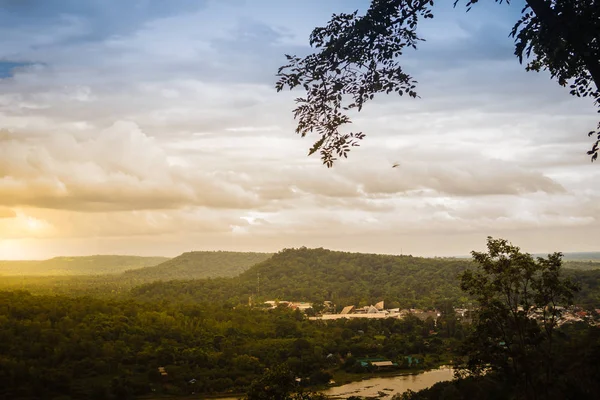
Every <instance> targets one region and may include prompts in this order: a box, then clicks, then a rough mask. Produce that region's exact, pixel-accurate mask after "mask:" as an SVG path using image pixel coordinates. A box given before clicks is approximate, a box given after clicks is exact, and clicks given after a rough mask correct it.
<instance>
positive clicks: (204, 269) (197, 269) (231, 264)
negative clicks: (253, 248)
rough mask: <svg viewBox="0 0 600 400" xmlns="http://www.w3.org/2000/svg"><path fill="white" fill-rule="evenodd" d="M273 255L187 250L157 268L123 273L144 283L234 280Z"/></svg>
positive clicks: (126, 277) (125, 276) (126, 276)
mask: <svg viewBox="0 0 600 400" xmlns="http://www.w3.org/2000/svg"><path fill="white" fill-rule="evenodd" d="M272 255H273V254H271V253H250V252H233V251H190V252H187V253H183V254H181V255H179V256H177V257H175V258H173V259H170V260H168V261H165V262H163V263H161V264H159V265H155V266H152V267H146V268H142V269H136V270H130V271H126V272H125V273H124V274H123V275H124V276H123V277H124V278H125V279H135V280H140V281H143V282H151V281H160V280H173V279H202V278H215V277H233V276H237V275H239V274H241V273H242V272H244V271H246V270H247V269H248V268H250V267H251V266H253V265H255V264H257V263H260V262H262V261H265V260H266V259H268V258H269V257H271V256H272Z"/></svg>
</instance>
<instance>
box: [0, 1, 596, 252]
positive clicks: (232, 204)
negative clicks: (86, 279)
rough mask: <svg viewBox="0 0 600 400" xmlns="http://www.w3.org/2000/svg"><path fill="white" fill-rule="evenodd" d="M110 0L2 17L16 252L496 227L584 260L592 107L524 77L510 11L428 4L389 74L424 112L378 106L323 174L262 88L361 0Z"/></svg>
mask: <svg viewBox="0 0 600 400" xmlns="http://www.w3.org/2000/svg"><path fill="white" fill-rule="evenodd" d="M5 3H6V2H4V3H3V4H5ZM42 3H43V4H42ZM121 3H123V2H116V1H115V2H112V3H111V2H104V1H90V2H79V1H65V2H58V1H50V2H45V1H44V2H41V0H39V1H38V0H30V1H29V2H12V3H11V4H10V7H11V8H10V9H9V12H10V15H12V16H13V17H14V18H12V19H11V18H8V15H9V14H7V12H6V11H4V12H0V22H3V23H2V24H0V34H4V36H7V37H8V36H10V37H11V41H10V42H4V43H2V44H0V60H3V61H2V62H3V63H4V64H2V65H4V66H7V65H16V64H14V63H28V65H21V64H19V65H21V66H20V67H19V68H17V69H14V70H12V72H11V73H10V76H8V74H7V73H6V72H4V73H3V75H2V76H4V79H0V121H2V126H1V127H0V128H3V129H2V130H0V234H1V235H2V237H3V238H4V239H5V240H9V238H12V239H10V240H12V242H11V246H12V247H11V248H13V247H14V248H25V247H23V246H25V245H24V244H23V243H25V244H26V245H27V246H29V247H28V248H39V249H41V250H39V251H40V252H43V253H44V254H57V253H56V252H59V253H58V254H60V252H62V253H63V254H64V253H67V252H68V253H71V254H73V253H76V252H80V253H83V254H89V253H90V252H122V253H123V252H125V253H136V252H137V253H141V254H150V253H152V254H157V253H156V252H157V251H159V250H160V249H164V252H165V253H164V254H169V255H176V253H177V252H181V251H186V250H193V249H209V248H228V249H238V250H262V251H264V250H268V251H275V250H278V249H279V248H281V247H283V246H288V247H289V246H299V245H309V246H318V247H320V246H324V247H333V248H343V249H350V250H360V251H384V252H397V249H398V248H399V247H403V248H404V249H405V250H406V249H408V250H406V251H410V249H413V251H415V252H416V251H419V252H421V254H442V253H446V254H448V253H451V254H457V253H458V254H464V253H466V252H467V251H468V250H469V249H471V248H472V245H471V244H472V243H473V241H474V240H478V239H477V238H480V239H481V238H483V239H481V241H482V243H483V242H484V238H485V236H487V235H488V234H491V233H494V234H496V233H499V234H506V235H511V236H515V237H519V238H521V239H523V240H525V241H527V245H531V246H542V247H543V246H544V243H545V238H546V235H548V237H549V238H550V239H551V240H552V243H553V244H555V243H560V241H558V240H557V239H556V238H557V237H558V235H559V232H561V230H562V231H563V232H570V235H571V236H570V237H573V238H577V240H575V239H574V240H573V241H572V242H570V243H569V246H571V248H579V249H581V248H583V247H587V248H592V247H593V246H595V242H594V241H593V240H592V237H593V235H589V236H586V235H585V234H583V233H581V234H573V233H572V232H574V229H578V230H579V232H586V233H590V232H593V229H594V226H596V224H597V219H598V217H599V216H600V210H599V209H598V206H597V204H600V203H599V202H598V200H600V191H599V190H598V189H597V188H596V185H594V184H593V182H596V181H597V180H598V178H600V172H597V169H594V167H593V166H591V165H590V164H589V160H588V159H587V157H586V156H585V150H586V148H587V146H588V145H589V143H588V142H587V141H586V139H587V137H585V133H586V132H587V131H589V129H590V128H592V127H593V126H594V124H595V123H596V117H595V115H596V114H595V113H594V112H593V111H594V108H593V106H592V105H591V104H589V103H586V102H585V101H582V100H578V99H572V98H571V97H570V96H569V95H568V93H567V91H566V90H563V89H562V88H560V87H557V86H556V85H555V84H554V83H553V82H551V81H549V79H548V77H547V76H546V75H544V74H531V73H526V72H525V71H523V67H522V66H520V65H518V63H517V61H516V60H515V59H514V58H513V56H512V44H511V40H510V39H507V38H506V35H507V32H508V30H509V29H510V27H511V25H512V23H513V22H514V21H513V19H514V15H513V14H514V13H515V7H502V6H498V5H496V4H489V5H484V4H482V5H478V7H476V8H475V9H474V10H473V12H472V13H469V14H465V13H464V11H463V10H454V9H452V8H451V7H447V6H446V5H445V3H444V5H443V6H442V7H441V8H438V9H437V13H436V18H435V19H434V20H433V21H431V22H430V23H429V22H428V23H427V24H426V25H425V26H424V27H423V32H422V33H423V36H424V37H425V38H427V39H428V41H427V42H425V43H423V44H422V46H421V47H420V49H419V50H417V51H416V52H411V53H407V55H406V58H405V60H403V62H404V63H405V65H406V68H407V69H409V70H410V71H411V72H412V73H413V74H414V75H415V77H417V78H418V79H419V81H420V83H419V93H420V95H421V96H422V97H421V99H418V100H413V99H405V98H397V97H394V96H379V97H378V98H376V100H375V101H373V102H371V103H370V104H368V105H367V107H365V108H364V110H363V111H362V112H361V113H360V114H357V115H355V118H354V123H353V125H352V126H351V128H352V129H354V130H357V131H363V132H365V133H366V134H367V138H366V139H365V141H364V143H363V144H362V145H361V147H359V148H356V149H353V151H352V152H351V154H350V157H349V159H348V160H340V162H339V163H338V164H337V165H336V166H335V167H334V168H333V169H327V168H325V167H323V166H322V165H321V163H320V161H319V159H318V156H313V157H310V158H308V157H306V153H307V150H308V148H309V147H310V145H311V144H312V141H311V140H314V139H315V136H314V135H313V136H312V137H309V138H304V139H303V138H301V137H299V136H298V135H296V134H294V128H295V121H294V120H293V117H292V113H291V110H292V109H293V107H294V101H293V100H294V98H295V97H297V96H298V95H300V92H285V93H276V92H275V90H274V87H273V85H274V81H275V76H274V75H275V73H276V69H277V67H278V66H279V65H280V64H282V63H283V62H284V61H285V60H284V58H283V54H284V53H292V54H294V53H296V54H306V53H307V52H308V51H310V49H309V48H308V46H307V38H308V34H309V33H310V30H311V29H312V27H314V26H317V25H323V24H324V23H325V22H326V21H327V19H328V18H329V17H330V15H331V13H333V12H340V11H353V10H354V9H357V8H358V9H361V10H364V8H365V7H366V6H367V5H368V3H367V2H364V1H345V0H344V1H342V0H340V1H331V2H320V1H317V0H311V1H306V2H302V3H298V4H297V5H296V6H297V7H295V9H294V10H293V12H290V10H289V7H288V6H287V5H285V4H284V3H278V2H269V3H264V2H260V3H258V4H257V3H256V2H253V1H236V2H235V3H234V2H220V1H206V2H196V1H184V0H182V1H175V2H162V1H141V0H140V1H131V2H126V3H127V4H121ZM34 6H35V7H34ZM28 7H31V8H28ZM517 13H518V11H517ZM11 63H13V64H11ZM5 69H6V67H5ZM309 136H310V135H309ZM395 163H398V164H399V166H398V167H397V168H392V165H393V164H395ZM521 232H528V235H524V234H522V233H521ZM91 238H93V240H90V239H91ZM122 238H127V240H126V241H124V240H122ZM429 242H431V245H429V244H428V243H429ZM124 243H126V244H127V246H129V247H127V248H125V247H124V246H125V244H124ZM549 243H550V242H549ZM519 244H520V243H519ZM2 246H4V245H2ZM36 246H37V247H36ZM6 248H7V247H6V246H5V247H1V249H2V251H4V250H5V249H6ZM69 249H72V250H69ZM85 249H88V250H89V251H86V250H85ZM128 249H131V250H128ZM126 250H127V251H126ZM536 250H539V247H538V248H536ZM550 250H552V249H550ZM563 250H568V249H566V248H563ZM11 254H12V253H11ZM27 254H30V253H27ZM40 254H41V253H40Z"/></svg>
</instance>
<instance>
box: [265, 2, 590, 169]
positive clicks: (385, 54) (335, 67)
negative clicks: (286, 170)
mask: <svg viewBox="0 0 600 400" xmlns="http://www.w3.org/2000/svg"><path fill="white" fill-rule="evenodd" d="M494 1H495V2H496V3H510V2H509V1H507V0H494ZM478 2H479V1H478V0H464V1H460V0H456V1H455V3H454V5H455V6H456V5H457V4H458V3H465V4H466V6H467V10H469V9H470V8H471V7H472V6H474V5H475V3H478ZM433 4H434V1H433V0H373V1H372V2H371V5H370V7H369V9H368V10H367V11H366V13H365V14H364V15H360V16H359V15H358V12H357V11H355V12H354V13H351V14H346V13H342V14H334V15H333V17H332V18H331V20H330V21H329V23H328V24H327V25H326V26H325V27H318V28H315V29H314V30H313V32H312V34H311V35H310V41H309V43H310V45H311V46H312V47H314V48H315V49H316V50H317V52H315V53H313V54H310V55H308V56H306V57H304V58H301V57H297V56H294V55H286V58H287V61H288V64H286V65H284V66H282V67H280V68H279V71H278V75H277V76H278V77H279V80H278V81H277V83H276V89H277V91H281V90H283V89H284V88H286V87H287V88H289V89H294V88H296V87H298V86H300V87H301V88H302V89H304V91H305V92H306V96H305V97H299V98H297V99H296V104H297V107H296V109H295V110H294V118H296V119H297V121H298V125H297V128H296V133H299V134H301V135H302V136H303V137H304V136H305V135H307V134H308V133H311V132H316V133H317V134H318V135H319V136H320V138H319V139H318V140H317V141H316V142H315V143H314V145H313V146H312V148H311V149H310V151H309V155H311V154H313V153H315V152H316V151H319V152H320V154H321V159H322V161H323V163H324V164H326V165H327V166H328V167H331V166H332V165H333V163H334V161H335V160H336V159H337V158H336V156H337V157H347V155H348V152H349V151H350V149H351V147H353V146H358V144H359V141H360V140H362V139H363V138H364V136H365V135H364V133H362V132H350V133H342V132H341V130H340V128H341V127H342V126H343V125H345V124H348V123H350V122H351V119H350V116H349V115H348V114H349V113H348V112H349V111H350V110H353V109H356V111H360V110H361V109H362V107H363V106H364V104H365V103H366V102H367V101H369V100H372V99H373V98H374V96H375V95H376V94H378V93H392V92H395V93H397V94H399V95H404V94H406V95H408V96H410V97H417V92H416V81H415V80H414V79H413V78H412V77H411V76H410V75H408V74H407V73H406V72H405V71H404V70H403V68H402V66H401V64H400V57H401V56H402V55H403V53H404V52H405V51H406V49H411V48H412V49H416V48H417V44H418V43H419V41H420V40H422V39H421V38H420V37H419V36H418V35H417V25H418V23H419V21H420V20H422V19H429V18H433V13H432V7H433ZM599 10H600V7H598V4H597V0H526V6H525V7H524V8H523V10H522V12H521V18H520V19H519V20H518V21H517V22H516V24H515V25H514V27H513V30H512V32H511V35H512V37H513V38H514V39H515V55H516V56H517V57H518V59H519V61H520V62H523V61H524V60H528V61H529V62H528V64H527V70H528V71H541V70H548V71H549V72H550V74H551V76H552V78H554V79H556V80H557V82H558V83H559V84H560V85H561V86H566V85H571V86H570V87H571V94H573V95H575V96H578V97H581V96H583V97H587V96H591V97H592V98H594V99H595V100H596V102H598V100H599V98H600V91H599V90H600V40H599V38H598V32H600V11H599ZM594 86H595V90H594ZM599 112H600V110H599ZM589 135H590V136H592V135H598V141H597V142H596V143H595V145H594V146H593V148H592V149H591V150H590V151H589V152H588V154H589V155H591V157H592V161H593V160H595V159H596V158H597V156H598V146H599V145H600V124H599V126H598V130H597V131H591V132H590V133H589Z"/></svg>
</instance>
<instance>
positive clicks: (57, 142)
mask: <svg viewBox="0 0 600 400" xmlns="http://www.w3.org/2000/svg"><path fill="white" fill-rule="evenodd" d="M41 143H43V144H44V146H43V147H41V146H39V145H40V144H41ZM0 176H2V177H3V178H1V179H0V204H3V205H6V206H29V207H39V208H52V209H66V210H79V211H81V210H87V211H110V210H113V211H121V210H144V209H170V208H180V207H182V206H186V205H195V206H210V207H215V208H251V207H253V206H256V201H257V198H256V197H255V196H253V195H252V193H247V192H244V191H242V190H240V189H239V188H236V187H233V186H231V185H228V184H227V183H225V182H218V181H216V180H213V179H212V178H211V176H210V174H208V173H203V172H201V171H186V170H184V169H182V168H180V167H178V166H173V165H171V164H170V163H169V160H168V156H167V154H166V153H165V152H164V150H163V149H162V148H161V147H160V146H159V145H158V144H157V143H156V141H155V140H154V139H152V138H150V137H148V136H146V135H145V134H144V133H143V132H142V131H141V130H140V129H139V127H138V126H137V125H136V124H135V123H132V122H125V121H120V122H116V123H115V124H114V125H113V126H111V127H109V128H107V129H105V130H103V131H101V132H99V133H97V136H95V135H93V134H92V135H85V134H84V135H79V137H73V136H70V135H66V134H60V133H59V134H54V135H49V136H42V137H35V136H27V134H19V133H7V132H4V135H3V145H2V147H1V148H0Z"/></svg>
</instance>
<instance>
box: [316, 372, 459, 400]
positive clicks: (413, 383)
mask: <svg viewBox="0 0 600 400" xmlns="http://www.w3.org/2000/svg"><path fill="white" fill-rule="evenodd" d="M453 377H454V375H453V370H452V368H448V367H442V368H438V369H432V370H430V371H426V372H423V373H420V374H414V375H399V376H389V377H381V378H370V379H365V380H363V381H359V382H351V383H348V384H346V385H342V386H336V387H332V388H330V389H327V390H323V391H322V393H324V394H326V395H328V396H330V397H333V398H342V399H345V398H348V397H350V396H361V397H367V396H377V395H378V393H379V392H383V393H385V394H387V395H388V396H385V397H384V396H382V397H383V398H391V397H392V396H393V395H394V394H397V393H404V392H406V391H407V390H408V389H410V390H414V391H415V392H416V391H418V390H421V389H425V388H428V387H431V386H433V385H434V384H436V383H438V382H443V381H449V380H452V378H453Z"/></svg>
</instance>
